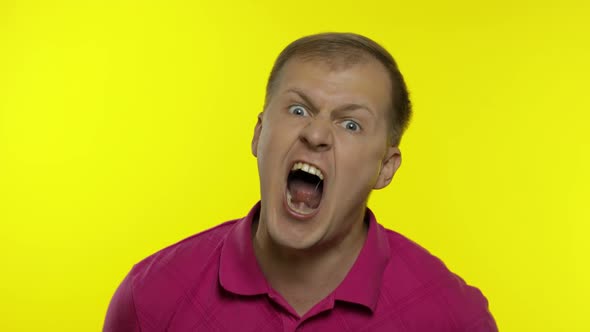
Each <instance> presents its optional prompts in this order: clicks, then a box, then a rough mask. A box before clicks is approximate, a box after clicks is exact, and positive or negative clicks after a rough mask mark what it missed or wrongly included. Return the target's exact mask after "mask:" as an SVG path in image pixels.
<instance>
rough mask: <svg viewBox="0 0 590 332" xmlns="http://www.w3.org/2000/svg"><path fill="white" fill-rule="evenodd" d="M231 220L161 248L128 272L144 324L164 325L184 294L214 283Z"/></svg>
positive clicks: (231, 223) (138, 310)
mask: <svg viewBox="0 0 590 332" xmlns="http://www.w3.org/2000/svg"><path fill="white" fill-rule="evenodd" d="M237 222H238V220H232V221H229V222H226V223H223V224H221V225H219V226H216V227H214V228H212V229H209V230H206V231H204V232H201V233H198V234H196V235H193V236H191V237H189V238H186V239H184V240H182V241H180V242H178V243H176V244H173V245H171V246H169V247H167V248H164V249H162V250H160V251H158V252H157V253H155V254H153V255H151V256H149V257H147V258H145V259H144V260H142V261H141V262H139V263H138V264H136V265H135V266H134V267H133V269H132V270H131V272H130V273H129V276H128V280H129V282H130V283H131V289H132V290H131V293H132V296H133V302H134V305H135V307H136V310H137V312H138V315H139V316H140V317H139V321H140V322H142V324H144V325H153V326H165V324H166V322H167V321H168V320H169V319H170V317H171V315H173V314H174V312H176V311H177V310H178V307H179V305H181V304H182V303H184V302H186V301H187V296H189V294H193V293H195V292H198V290H199V289H200V288H202V287H205V288H211V289H212V288H214V285H216V284H217V278H218V271H219V258H220V252H221V248H222V246H223V243H224V239H225V238H226V237H227V234H228V233H229V232H230V231H231V229H232V228H233V227H234V225H236V223H237Z"/></svg>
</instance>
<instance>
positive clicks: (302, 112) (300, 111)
mask: <svg viewBox="0 0 590 332" xmlns="http://www.w3.org/2000/svg"><path fill="white" fill-rule="evenodd" d="M289 113H291V114H293V115H299V116H307V115H308V114H307V110H306V109H305V108H303V107H302V106H300V105H293V106H291V107H289Z"/></svg>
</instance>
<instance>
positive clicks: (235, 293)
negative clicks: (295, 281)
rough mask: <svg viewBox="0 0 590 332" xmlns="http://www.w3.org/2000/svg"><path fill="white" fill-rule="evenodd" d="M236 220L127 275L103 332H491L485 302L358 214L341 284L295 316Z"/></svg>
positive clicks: (419, 251)
mask: <svg viewBox="0 0 590 332" xmlns="http://www.w3.org/2000/svg"><path fill="white" fill-rule="evenodd" d="M259 208H260V203H258V204H257V205H256V206H255V207H254V208H253V209H252V210H251V211H250V213H249V214H248V215H247V216H246V217H245V218H243V219H239V220H233V221H229V222H226V223H224V224H221V225H219V226H217V227H215V228H212V229H210V230H207V231H205V232H202V233H199V234H196V235H194V236H192V237H189V238H187V239H185V240H183V241H181V242H179V243H177V244H175V245H172V246H170V247H168V248H166V249H163V250H161V251H159V252H158V253H156V254H154V255H152V256H150V257H148V258H146V259H145V260H143V261H142V262H140V263H139V264H137V265H135V266H134V267H133V269H132V270H131V272H130V273H129V274H128V275H127V277H126V278H125V279H124V280H123V282H122V283H121V285H120V286H119V288H118V289H117V291H116V293H115V295H114V296H113V299H112V300H111V304H110V306H109V309H108V312H107V316H106V321H105V325H104V331H108V332H115V331H116V332H119V331H121V332H123V331H125V332H131V331H143V332H149V331H206V332H214V331H252V332H267V331H268V332H277V331H302V332H305V331H322V332H330V331H339V332H340V331H376V332H378V331H387V332H396V331H399V332H402V331H403V332H443V331H445V332H462V331H465V332H493V331H497V330H498V329H497V327H496V324H495V322H494V319H493V317H492V315H491V314H490V312H489V311H488V304H487V301H486V298H485V297H484V296H483V295H482V293H481V292H480V291H479V290H478V289H477V288H474V287H471V286H468V285H467V284H466V283H465V282H464V281H463V280H462V279H461V278H459V277H458V276H456V275H455V274H453V273H451V272H450V271H449V270H448V269H447V268H446V267H445V265H444V264H443V263H442V262H441V261H440V260H439V259H438V258H436V257H434V256H432V255H431V254H430V253H428V251H426V250H425V249H423V248H422V247H420V246H419V245H417V244H416V243H414V242H412V241H410V240H408V239H407V238H405V237H403V236H402V235H400V234H398V233H396V232H394V231H391V230H387V229H385V228H383V227H382V226H381V225H379V224H378V223H377V221H376V220H375V216H374V215H373V213H372V212H371V211H370V210H369V209H367V215H366V216H367V218H366V220H367V222H368V224H369V228H368V234H367V239H366V242H365V244H364V246H363V249H362V250H361V253H360V254H359V257H358V258H357V260H356V262H355V263H354V265H353V267H352V269H351V270H350V271H349V273H348V275H347V276H346V278H345V279H344V281H343V282H342V283H341V284H340V285H339V286H338V287H337V288H336V289H335V290H334V292H332V293H331V294H330V295H329V296H328V297H326V298H325V299H324V300H322V301H321V302H319V303H318V304H317V305H315V306H314V307H313V308H312V309H311V310H310V311H309V312H307V313H306V314H305V315H304V316H302V317H299V315H297V313H296V312H295V310H294V309H293V308H292V307H291V306H290V305H289V304H288V303H287V302H286V301H285V300H284V299H283V298H282V297H281V295H280V294H279V293H277V292H276V291H274V290H273V289H272V288H271V287H270V285H269V284H268V282H267V281H266V279H265V278H264V275H263V274H262V271H261V270H260V268H259V266H258V263H257V261H256V257H255V256H254V250H253V247H252V240H251V228H250V227H251V224H252V221H253V219H254V217H255V216H256V214H257V212H258V210H259Z"/></svg>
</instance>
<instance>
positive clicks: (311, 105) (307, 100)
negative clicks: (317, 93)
mask: <svg viewBox="0 0 590 332" xmlns="http://www.w3.org/2000/svg"><path fill="white" fill-rule="evenodd" d="M287 92H291V93H294V94H296V95H297V96H299V98H301V99H303V101H304V102H305V103H306V104H307V105H308V106H309V107H311V110H310V111H312V112H314V113H317V109H318V108H317V107H316V106H315V104H314V103H313V101H311V98H309V97H308V96H307V95H306V94H305V93H303V92H302V91H299V90H297V89H289V90H287Z"/></svg>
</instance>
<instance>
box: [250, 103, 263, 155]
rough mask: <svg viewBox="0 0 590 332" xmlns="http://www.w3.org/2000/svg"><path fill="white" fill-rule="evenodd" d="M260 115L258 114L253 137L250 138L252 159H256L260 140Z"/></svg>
mask: <svg viewBox="0 0 590 332" xmlns="http://www.w3.org/2000/svg"><path fill="white" fill-rule="evenodd" d="M262 115H263V113H259V114H258V120H257V121H256V126H254V136H253V137H252V154H253V155H254V157H258V140H259V139H260V131H261V130H262Z"/></svg>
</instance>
